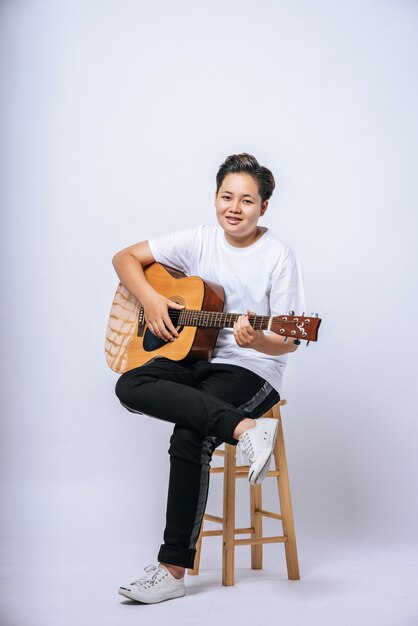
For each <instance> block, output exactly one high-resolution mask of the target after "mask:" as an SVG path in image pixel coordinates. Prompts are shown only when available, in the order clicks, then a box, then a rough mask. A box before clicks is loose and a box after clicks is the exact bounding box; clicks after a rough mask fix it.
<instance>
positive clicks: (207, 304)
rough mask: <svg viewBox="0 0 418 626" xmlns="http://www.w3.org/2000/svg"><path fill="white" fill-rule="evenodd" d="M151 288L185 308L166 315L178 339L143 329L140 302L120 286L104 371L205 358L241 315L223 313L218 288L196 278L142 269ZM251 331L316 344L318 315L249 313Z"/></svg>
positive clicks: (164, 268) (160, 269)
mask: <svg viewBox="0 0 418 626" xmlns="http://www.w3.org/2000/svg"><path fill="white" fill-rule="evenodd" d="M144 273H145V276H146V278H147V280H148V282H149V283H150V284H151V285H152V286H153V287H154V289H155V290H156V291H157V292H158V293H161V294H162V295H164V296H166V297H167V298H169V299H170V300H173V301H174V302H177V303H179V304H183V305H184V306H185V308H184V309H181V310H179V309H169V316H170V319H171V321H172V323H173V325H174V327H175V328H176V329H177V332H178V334H179V337H178V338H177V339H176V340H175V341H169V340H165V339H160V338H159V337H156V336H155V335H154V334H153V333H152V332H151V331H150V330H149V328H148V326H147V324H146V322H145V318H144V308H143V306H142V305H141V303H140V302H139V301H138V300H137V299H136V298H135V297H134V296H133V295H132V294H131V293H130V292H129V291H128V290H127V289H126V288H125V287H124V286H123V285H122V284H121V283H119V285H118V287H117V289H116V293H115V297H114V299H113V303H112V307H111V310H110V315H109V321H108V325H107V332H106V344H105V353H106V361H107V363H108V365H109V367H110V368H111V369H112V370H114V371H115V372H118V373H123V372H126V371H128V370H131V369H133V368H134V367H139V366H140V365H144V364H145V363H148V362H149V361H151V360H153V359H155V358H156V357H167V358H168V359H172V360H173V361H180V360H182V359H186V360H187V361H188V362H193V361H198V360H210V358H211V356H212V353H213V350H214V348H215V344H216V340H217V338H218V333H219V329H221V328H232V327H233V325H234V322H235V321H236V320H237V319H238V317H239V316H240V315H242V313H225V312H224V311H223V307H224V290H223V287H221V286H220V285H217V284H215V283H212V282H210V281H207V280H203V279H202V278H200V277H199V276H186V275H185V274H183V273H182V272H180V271H178V270H176V269H173V268H171V267H168V266H166V265H162V264H160V263H151V264H150V265H148V266H147V267H145V268H144ZM249 322H250V324H251V326H252V327H253V328H254V329H256V330H271V331H273V332H274V333H276V334H278V335H282V336H284V337H292V338H294V339H304V340H306V341H307V342H308V343H309V341H317V338H318V329H319V325H320V323H321V320H320V319H319V318H318V316H317V315H316V316H313V317H306V316H305V315H303V314H302V315H298V316H295V315H294V312H293V311H290V313H289V314H288V315H279V316H276V317H270V316H268V315H250V316H249Z"/></svg>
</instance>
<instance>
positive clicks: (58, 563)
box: [0, 0, 418, 626]
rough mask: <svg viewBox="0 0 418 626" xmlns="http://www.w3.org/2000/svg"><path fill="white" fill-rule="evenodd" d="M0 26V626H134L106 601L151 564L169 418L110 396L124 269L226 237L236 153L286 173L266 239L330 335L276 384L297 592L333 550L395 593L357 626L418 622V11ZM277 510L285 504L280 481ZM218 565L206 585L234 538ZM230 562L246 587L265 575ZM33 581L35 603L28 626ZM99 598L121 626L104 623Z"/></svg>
mask: <svg viewBox="0 0 418 626" xmlns="http://www.w3.org/2000/svg"><path fill="white" fill-rule="evenodd" d="M0 20H1V25H0V28H1V32H0V46H1V93H2V98H1V123H2V133H1V136H2V139H1V153H2V183H1V205H2V214H3V229H2V232H3V258H2V265H1V269H2V274H3V281H4V282H3V289H2V293H3V300H2V302H3V304H2V307H1V311H2V323H1V328H2V331H3V339H2V347H3V359H2V368H3V372H2V379H1V380H2V383H3V388H2V404H3V419H2V430H3V433H2V442H3V444H2V445H3V449H2V466H3V467H2V477H3V495H4V505H3V537H4V540H5V544H6V547H7V550H6V555H7V558H6V559H5V561H4V563H5V568H4V571H5V580H6V581H7V582H8V586H6V587H4V586H3V589H5V590H6V593H5V602H4V606H5V608H4V615H5V617H4V620H3V622H2V623H5V624H11V625H13V626H16V625H18V626H21V625H23V624H25V625H26V624H28V625H29V626H34V625H37V624H42V626H45V625H46V624H49V623H51V624H52V623H54V624H57V623H59V624H67V621H66V620H68V623H72V624H73V623H76V624H87V623H99V621H100V623H101V624H107V623H109V624H118V625H119V624H122V623H130V621H129V620H130V619H131V617H130V616H129V615H126V616H125V617H124V616H123V614H122V612H123V610H126V607H125V606H124V605H120V603H119V600H118V597H117V596H115V594H114V588H117V587H118V586H119V585H120V584H122V583H123V582H128V581H130V580H131V579H133V578H134V577H137V576H138V574H139V572H140V570H142V567H143V566H145V565H146V564H147V563H150V562H152V561H155V559H156V555H157V552H158V548H159V546H160V544H161V540H162V532H163V528H164V514H165V500H166V490H167V478H168V454H167V450H168V440H169V436H170V434H171V431H172V426H171V425H170V424H166V423H163V422H160V421H157V420H153V419H151V418H147V417H144V416H140V415H134V414H131V413H129V412H127V411H126V410H125V409H124V408H123V407H122V406H121V405H120V404H119V401H118V400H117V398H116V396H115V395H114V385H115V382H116V380H117V375H116V374H115V373H113V372H112V371H111V370H109V369H108V368H107V366H106V363H105V360H104V334H105V330H106V324H107V316H108V313H109V309H110V304H111V300H112V297H113V293H114V290H115V288H116V285H117V277H116V274H115V272H114V270H113V267H112V264H111V258H112V256H113V254H114V253H115V252H117V251H118V250H120V249H121V248H123V247H126V246H128V245H130V244H133V243H135V242H137V241H141V240H143V239H147V238H149V237H151V236H155V235H157V234H162V233H164V232H170V231H172V230H174V229H176V228H187V227H189V226H194V225H197V224H200V223H208V222H212V221H214V220H215V214H214V206H213V196H214V191H215V175H216V172H217V169H218V167H219V165H220V164H221V163H222V162H223V160H224V159H225V158H226V157H227V156H228V155H229V154H232V153H237V152H242V151H247V152H250V153H252V154H254V155H255V156H256V157H257V158H258V160H259V161H260V163H261V164H262V165H266V166H267V167H269V168H270V169H271V170H272V171H273V173H274V175H275V177H276V182H277V188H276V191H275V192H274V194H273V197H272V199H271V201H270V206H269V209H268V211H267V214H266V216H265V217H264V218H262V220H261V221H260V224H261V225H267V226H268V227H270V228H271V229H272V230H274V231H275V232H276V233H277V234H278V235H279V236H280V237H281V238H282V239H284V240H285V241H287V242H288V243H290V244H291V245H292V247H294V249H295V250H296V252H297V253H298V255H299V257H300V259H301V262H302V266H303V270H304V279H305V288H306V295H307V300H308V306H309V311H308V312H311V311H317V312H318V313H319V314H320V316H321V317H322V319H323V324H322V327H321V332H320V339H319V342H318V343H317V344H311V345H310V346H309V348H308V349H305V348H302V347H301V348H300V349H299V350H298V352H297V353H296V354H295V355H292V356H291V357H290V358H289V366H288V370H287V372H286V376H285V382H284V394H283V395H284V396H285V397H286V398H287V399H288V402H289V403H288V406H287V407H286V409H285V411H284V428H285V440H286V447H287V455H288V461H289V469H290V478H291V488H292V495H293V502H294V512H295V519H296V530H297V538H298V546H299V556H300V561H301V573H302V581H300V583H297V584H298V585H303V584H307V583H306V581H311V582H312V581H313V582H312V584H313V586H314V587H315V573H316V572H318V571H322V572H327V575H329V576H330V578H331V579H333V576H334V575H335V571H336V570H335V562H334V561H333V559H332V558H330V557H329V555H330V554H334V555H335V554H338V555H339V556H338V559H339V562H342V560H343V559H344V558H345V556H346V557H347V558H349V556H350V555H352V554H354V553H355V552H353V550H355V549H358V552H357V553H356V554H359V555H360V554H361V555H362V558H363V559H364V561H363V563H364V564H365V568H366V570H367V568H368V567H369V568H370V569H369V571H368V573H367V574H366V575H365V580H367V581H369V582H370V580H371V579H373V578H374V577H375V576H376V575H377V574H376V573H378V572H381V573H382V572H383V571H384V577H385V581H386V584H387V585H388V586H389V587H390V588H391V589H392V591H393V589H395V596H394V597H392V596H390V594H389V595H388V594H385V592H383V595H384V596H385V598H386V601H387V606H386V605H385V606H384V607H383V606H382V604H381V603H380V602H378V601H377V600H376V602H375V604H373V602H374V601H373V598H374V596H373V593H370V594H365V595H364V598H363V599H362V601H361V602H363V607H365V609H366V610H365V611H363V610H362V611H361V612H360V613H359V615H360V617H359V615H358V616H357V617H356V619H354V618H353V621H350V620H349V621H347V622H346V623H347V624H352V623H356V624H359V623H363V622H362V621H361V619H364V620H365V621H364V623H367V624H373V623H376V624H386V623H387V624H388V626H392V625H393V624H395V623H396V624H397V625H403V624H413V623H416V622H415V621H414V619H413V617H412V615H416V614H417V611H416V608H415V609H414V608H413V604H414V600H413V597H412V596H411V594H408V592H406V591H405V587H403V586H402V585H403V582H402V584H401V585H400V587H399V595H397V594H398V588H397V587H396V585H395V586H394V585H393V580H392V579H391V578H390V577H391V576H393V575H396V576H400V577H401V578H400V579H399V580H401V581H403V578H402V576H405V581H404V582H405V584H406V585H407V584H411V573H408V571H409V570H408V567H409V568H410V567H411V564H412V559H411V556H410V555H411V554H412V552H411V550H412V549H413V547H414V546H415V545H416V544H415V541H416V528H417V525H418V503H417V498H416V477H417V469H418V468H417V454H416V441H417V436H418V426H417V410H416V397H415V396H416V358H417V342H416V334H417V333H416V328H415V315H416V310H417V291H416V266H417V237H416V234H417V196H418V193H417V174H416V172H417V165H418V162H417V161H418V159H417V153H418V150H417V135H418V125H417V119H418V118H417V110H418V81H417V52H418V37H417V34H418V5H417V3H416V2H412V1H411V0H410V1H408V0H400V1H398V2H396V1H395V0H393V1H383V0H382V1H380V2H377V1H372V0H368V1H366V2H360V1H359V0H357V1H354V2H350V3H348V2H342V1H340V0H338V1H335V2H331V1H325V0H322V1H318V2H308V1H295V2H291V1H290V0H288V1H278V2H274V1H273V0H265V1H256V0H253V1H250V0H240V1H238V0H236V1H235V0H234V1H233V0H225V1H223V2H220V1H219V0H215V1H212V2H209V1H208V0H206V1H196V2H192V1H185V0H178V1H177V2H169V1H168V0H165V1H157V2H153V3H148V2H144V1H136V2H135V1H134V0H126V1H120V2H117V1H116V0H115V1H113V2H112V1H110V0H107V1H104V0H101V1H99V0H90V1H89V2H82V1H81V0H75V1H73V2H69V1H68V2H65V1H58V2H57V1H55V2H54V1H52V0H49V1H48V0H45V1H43V2H42V1H41V0H33V1H31V2H29V1H26V2H25V1H23V0H22V1H16V2H11V1H3V3H2V4H1V8H0ZM265 493H266V502H269V501H270V503H271V504H272V506H275V490H274V485H273V484H271V483H269V484H268V485H266V487H265ZM246 496H247V492H246V491H245V490H243V491H242V495H241V498H240V505H239V506H240V516H241V515H242V517H243V520H244V519H245V514H246V506H247V503H246V501H245V498H246ZM219 498H220V482H219V481H218V480H217V479H216V477H214V478H213V481H212V488H211V494H210V503H211V507H208V510H209V508H212V511H211V512H214V513H216V512H218V513H219V510H220V509H219V507H220V500H219ZM218 505H219V506H218ZM217 507H218V510H216V508H217ZM214 509H215V510H214ZM243 523H244V524H245V525H246V522H244V521H243ZM266 528H267V530H272V534H277V532H278V531H277V527H275V526H274V524H273V526H272V527H271V528H270V526H269V524H268V523H266ZM205 550H206V552H205V554H206V556H204V557H202V559H203V558H206V559H207V560H206V564H207V567H209V564H211V565H212V566H213V571H214V572H215V578H214V581H215V582H214V583H213V586H212V588H211V591H212V593H217V590H218V589H219V576H218V575H219V569H220V557H221V545H220V541H219V540H215V539H214V540H208V544H207V547H206V548H205ZM239 550H243V551H244V556H243V557H242V558H243V561H242V563H243V565H242V567H243V570H242V577H246V580H247V581H248V582H250V585H251V589H252V590H253V591H254V590H256V589H257V585H258V586H259V587H258V588H260V586H261V587H262V585H263V582H262V581H260V582H257V581H255V580H254V578H252V576H254V575H255V574H254V573H251V571H250V572H249V574H248V572H247V569H246V568H248V559H249V556H248V553H247V552H245V551H246V550H247V548H239ZM276 550H280V552H277V554H279V557H280V558H279V560H274V559H272V557H271V556H270V557H269V556H267V558H271V559H272V560H271V567H270V569H269V570H268V575H269V576H270V577H271V579H272V580H274V585H275V588H276V589H279V588H280V584H282V585H284V584H285V583H284V581H286V572H285V566H284V558H283V554H282V552H281V550H282V548H281V546H279V547H278V548H277V547H275V546H267V548H266V554H267V555H271V554H272V553H274V554H275V555H276V552H275V551H276ZM387 550H389V551H390V554H391V555H392V557H393V561H392V563H393V565H390V566H389V565H387V561H386V560H385V557H384V554H385V551H387ZM369 554H370V555H371V554H373V555H374V557H373V558H371V557H370V559H369V557H368V556H367V555H369ZM400 555H404V560H403V561H402V563H403V565H400V562H401V560H400V559H401V557H400ZM240 558H241V557H240ZM275 558H276V557H275ZM338 559H337V561H338ZM359 562H360V557H359V559H357V557H356V558H353V561H352V567H353V568H355V567H356V566H357V565H358V563H359ZM373 563H374V565H373ZM378 563H383V564H384V563H386V566H385V565H383V566H380V565H378ZM350 567H351V566H347V570H345V571H344V572H343V573H342V575H341V579H340V581H339V590H338V591H339V593H336V594H333V593H332V592H331V593H330V596H329V597H330V598H332V600H329V603H327V602H325V603H322V599H323V598H324V597H327V598H328V595H327V593H328V592H327V593H322V591H323V590H321V589H320V588H318V590H319V594H318V596H317V600H318V601H319V604H318V605H315V606H314V607H311V606H310V605H309V601H310V600H309V598H310V597H311V596H309V593H311V592H307V593H308V595H307V596H306V597H305V604H304V603H303V602H301V599H300V598H297V601H296V600H295V605H294V606H293V607H292V606H291V607H290V608H289V615H288V620H287V624H293V623H295V624H299V625H300V624H303V625H304V624H305V623H309V624H311V623H312V624H313V623H317V622H316V621H314V619H315V616H317V617H318V624H321V625H323V624H328V621H327V619H329V620H330V622H329V623H335V621H334V617H333V613H332V611H334V610H335V615H341V612H343V614H344V615H346V614H347V610H348V609H347V607H343V604H341V603H344V602H346V603H347V606H348V605H350V606H351V608H352V607H353V606H354V607H355V606H357V605H356V604H355V601H354V600H353V601H351V600H350V601H349V600H348V599H347V598H348V596H346V595H344V592H345V588H346V583H347V580H348V579H349V578H350V575H352V573H353V571H354V570H350ZM373 567H375V569H373ZM202 568H203V569H205V561H204V560H202ZM99 570H100V573H99ZM372 570H373V571H372ZM82 571H84V572H88V575H86V576H85V580H83V585H85V587H89V588H90V589H92V588H93V587H92V585H93V586H94V585H96V587H94V588H95V593H96V597H97V598H98V599H97V601H95V602H94V603H93V606H91V607H89V608H88V607H87V605H86V606H84V605H82V606H83V607H84V608H83V609H80V610H79V613H78V614H76V615H75V614H73V613H71V611H73V610H74V606H79V605H78V604H77V602H75V603H74V601H73V602H69V601H68V599H67V600H64V596H62V602H61V600H57V598H61V596H60V595H59V594H58V591H57V590H58V588H59V589H61V590H62V588H64V589H65V588H66V585H68V584H69V579H71V580H72V584H73V585H74V584H75V582H74V581H75V580H81V578H80V576H81V573H80V572H82ZM266 575H267V574H266ZM202 576H204V573H202V575H201V577H200V579H201V578H202ZM388 577H389V578H388ZM238 578H239V575H238ZM277 578H279V581H277ZM355 578H357V574H356V575H355ZM23 580H24V581H25V582H26V583H27V581H28V580H29V581H30V584H31V586H32V587H31V588H33V589H34V591H33V597H31V598H30V602H29V605H30V606H31V609H30V610H29V607H28V609H27V611H26V612H25V610H24V609H23V608H22V604H21V602H20V601H19V598H21V595H22V590H21V585H22V581H23ZM257 580H259V579H257ZM388 580H390V582H388ZM195 581H196V579H193V580H192V581H191V583H190V584H191V585H193V583H194V584H195V585H196V584H197V583H195ZM304 581H305V582H304ZM408 581H409V582H408ZM286 582H287V581H286ZM242 584H243V585H244V583H242ZM33 585H35V587H33ZM54 585H55V586H54ZM255 585H256V586H255ZM85 587H83V586H79V587H78V588H77V589H76V591H74V589H73V591H72V597H73V598H74V595H75V597H76V598H78V599H79V600H80V598H81V597H82V596H83V597H88V594H87V596H84V595H83V594H84V591H85ZM242 588H244V587H242ZM281 588H282V589H283V587H281ZM299 588H302V587H299ZM195 589H197V587H195ZM204 589H205V586H204V585H203V586H202V588H201V590H200V593H201V594H204ZM221 589H222V588H221ZM236 589H238V584H237V587H236V588H234V590H229V592H228V593H231V594H232V593H234V592H235V590H236ZM48 590H49V591H51V590H53V592H52V593H51V594H50V596H49V598H50V599H51V596H52V597H54V598H55V604H53V605H51V606H53V609H51V612H50V613H49V612H48V608H45V607H48V606H50V605H49V604H48V602H47V601H46V597H47V595H46V594H47V591H48ZM54 590H55V591H54ZM328 591H329V590H328ZM381 591H382V590H381V589H380V590H379V593H380V592H381ZM77 594H78V595H77ZM26 597H27V592H26ZM202 597H203V596H202ZM223 597H225V596H223ZM104 598H106V600H104ZM234 598H235V599H234ZM237 598H238V596H233V595H230V596H228V605H229V606H230V607H231V606H232V607H234V606H236V609H237V611H238V608H239V607H238V605H239V603H238V599H237ZM44 600H45V602H44ZM80 601H81V600H80ZM286 601H289V596H288V595H286V594H285V597H284V598H283V599H282V602H283V603H285V602H286ZM106 602H107V603H108V604H107V605H106ZM177 602H178V605H179V604H180V601H177ZM181 602H183V604H182V606H183V607H185V606H186V605H185V604H184V602H185V600H182V601H181ZM234 602H235V604H234ZM283 603H282V609H283V606H285V605H284V604H283ZM306 603H307V604H306ZM339 603H340V604H339ZM360 604H361V603H360ZM168 605H170V603H168ZM178 605H176V606H178ZM103 606H108V608H109V607H111V609H110V608H109V610H112V611H113V613H112V615H113V617H112V618H110V617H109V618H108V619H109V621H106V616H105V615H102V616H101V617H100V620H99V619H98V617H97V615H96V613H95V611H96V610H97V611H100V610H101V609H103ZM166 606H167V605H166ZM189 606H191V605H189ZM286 606H287V605H286ZM289 606H290V605H289ZM303 607H305V609H306V610H307V615H310V620H311V621H309V622H306V621H304V618H303V616H302V613H303V610H305V609H304V608H303ZM330 607H331V608H330ZM400 607H403V610H404V614H403V616H402V619H401V617H400V616H399V615H398V614H397V617H396V619H395V617H393V619H392V613H391V612H390V611H392V610H393V611H396V610H398V611H399V610H401V609H400ZM154 608H156V607H154ZM170 608H171V607H170V606H168V607H167V608H166V609H165V610H169V609H170ZM186 610H187V609H186ZM275 610H276V609H275ZM54 611H55V613H54ZM89 611H90V613H89ZM292 611H293V613H292ZM298 611H299V613H298ZM318 611H319V613H318ZM321 611H322V613H321ZM327 611H330V612H328V613H327ZM379 611H381V614H380V613H379ZM57 612H58V613H57ZM127 613H130V615H131V616H132V620H134V619H135V620H137V619H140V617H139V615H138V613H136V616H135V617H134V614H133V613H134V611H127ZM57 614H59V616H60V617H59V618H58V617H57ZM88 615H89V617H88ZM150 615H151V614H150ZM155 615H156V617H158V614H157V613H156V614H155ZM160 615H162V614H161V613H160ZM290 615H292V616H293V617H292V618H291V617H289V616H290ZM298 615H299V617H298ZM247 616H248V612H247ZM361 616H362V617H361ZM292 619H294V620H295V621H292ZM347 619H348V618H347ZM385 619H387V620H388V621H387V622H386V621H385ZM48 620H51V621H48ZM112 620H113V621H112ZM126 620H128V621H126ZM213 620H214V621H213V622H212V621H210V618H209V617H208V621H207V622H206V623H207V624H212V623H216V619H215V617H214V618H213ZM243 620H244V621H243ZM402 620H403V621H402ZM409 620H411V621H409ZM132 623H133V621H132ZM135 623H137V622H136V621H135ZM183 623H185V622H184V620H183ZM195 623H196V622H195ZM203 623H205V622H203ZM240 623H241V624H243V623H246V622H245V616H241V621H240ZM341 623H342V622H341ZM344 623H345V622H344Z"/></svg>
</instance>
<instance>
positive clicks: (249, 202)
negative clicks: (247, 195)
mask: <svg viewBox="0 0 418 626" xmlns="http://www.w3.org/2000/svg"><path fill="white" fill-rule="evenodd" d="M244 202H248V204H253V202H252V200H244Z"/></svg>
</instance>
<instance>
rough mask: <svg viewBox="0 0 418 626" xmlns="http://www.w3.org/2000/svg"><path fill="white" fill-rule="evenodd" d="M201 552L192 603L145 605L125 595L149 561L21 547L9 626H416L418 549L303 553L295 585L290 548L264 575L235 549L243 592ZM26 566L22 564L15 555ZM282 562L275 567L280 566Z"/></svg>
mask: <svg viewBox="0 0 418 626" xmlns="http://www.w3.org/2000/svg"><path fill="white" fill-rule="evenodd" d="M207 541H210V542H217V541H218V545H217V544H216V543H212V545H211V547H207V548H206V549H205V547H204V551H203V553H202V571H201V573H200V574H199V576H197V577H189V576H188V577H187V580H186V586H187V595H186V596H185V597H183V598H179V599H176V600H171V601H168V602H165V603H161V604H158V605H141V604H138V603H134V602H130V601H129V600H124V599H123V598H122V597H121V596H119V595H118V594H117V588H118V586H119V585H120V584H123V583H126V582H130V581H131V580H133V579H134V578H137V577H138V576H139V575H142V574H143V572H141V570H142V567H143V566H145V565H147V564H148V562H149V560H148V561H147V562H145V561H140V566H138V555H136V557H135V559H134V558H132V556H130V557H126V556H118V557H117V558H115V557H113V558H109V557H108V558H105V557H104V555H103V554H102V555H101V556H94V555H92V554H91V553H89V551H88V550H87V549H86V550H85V551H80V550H77V549H75V550H73V549H71V548H69V547H68V546H67V548H69V549H66V546H62V547H61V549H58V550H56V551H54V552H53V553H51V552H50V553H49V554H48V553H45V552H44V551H43V550H42V546H34V547H33V550H32V551H31V552H28V554H27V558H25V556H24V554H23V553H22V551H18V552H16V546H15V547H14V548H11V547H10V546H9V549H8V550H7V552H9V555H8V557H7V558H6V559H5V560H4V565H5V566H4V575H3V577H2V582H1V590H2V614H1V618H0V624H1V626H96V625H97V626H122V625H123V626H124V625H126V626H130V625H131V624H132V625H134V624H135V626H137V625H138V624H145V625H146V626H152V625H154V624H155V625H156V626H157V625H158V626H161V625H162V624H183V625H184V626H189V625H190V626H197V625H199V626H215V625H216V626H218V625H220V624H227V625H228V626H235V625H237V626H246V625H248V626H250V625H251V626H255V625H260V624H261V625H263V624H277V625H279V624H280V625H281V626H305V625H306V626H316V625H318V626H328V625H330V626H331V625H332V626H336V625H338V626H366V625H367V626H374V625H376V626H417V625H418V562H417V561H418V560H417V553H418V550H417V549H411V547H408V546H406V545H405V546H402V545H399V546H393V545H392V546H381V547H378V546H372V547H370V546H366V545H357V546H353V545H341V544H339V545H334V546H330V545H326V546H324V545H318V544H316V545H314V546H312V545H311V546H309V547H308V546H302V545H300V544H299V557H300V565H301V574H302V578H301V580H300V581H289V580H288V579H287V575H286V570H285V561H284V551H283V552H282V551H280V552H279V550H280V549H281V550H283V548H282V546H267V549H266V556H265V568H264V569H263V570H262V571H252V570H251V569H249V566H248V562H249V548H247V547H245V548H244V547H242V548H238V549H237V555H236V584H235V586H234V587H222V585H221V578H220V574H221V573H220V561H219V562H218V556H219V558H220V552H218V549H219V550H220V543H219V540H218V539H209V540H207ZM16 554H19V557H18V558H16V556H13V555H16ZM275 558H276V559H277V560H276V561H274V559H275Z"/></svg>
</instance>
